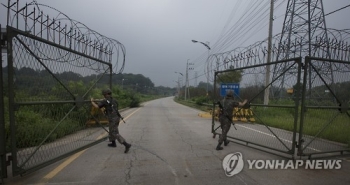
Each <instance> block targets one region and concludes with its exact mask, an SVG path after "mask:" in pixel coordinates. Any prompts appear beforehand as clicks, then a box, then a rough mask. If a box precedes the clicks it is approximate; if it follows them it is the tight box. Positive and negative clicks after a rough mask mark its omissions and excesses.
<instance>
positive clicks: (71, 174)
mask: <svg viewBox="0 0 350 185" xmlns="http://www.w3.org/2000/svg"><path fill="white" fill-rule="evenodd" d="M198 113H199V111H198V110H195V109H192V108H189V107H186V106H183V105H180V104H177V103H176V102H174V101H173V97H168V98H162V99H158V100H154V101H150V102H148V103H146V104H145V105H144V106H142V107H140V108H133V109H129V110H127V111H125V112H123V113H122V114H123V116H124V117H125V118H126V119H125V120H126V124H124V123H122V122H121V123H120V127H119V128H120V132H121V135H122V136H123V137H125V138H126V140H127V141H128V142H130V143H131V144H132V147H131V149H130V151H129V153H127V154H124V146H122V145H120V144H118V146H117V148H109V147H107V144H108V142H107V141H106V142H102V143H100V144H98V145H95V146H93V147H91V148H88V149H86V150H84V151H81V152H79V153H77V154H75V155H73V156H71V157H68V158H66V159H64V160H61V161H59V162H57V163H55V164H52V165H50V166H48V167H46V168H44V169H42V170H39V171H37V172H34V173H31V174H28V175H26V176H24V177H15V178H8V179H5V184H21V185H22V184H25V185H29V184H31V185H33V184H34V185H39V184H55V185H56V184H60V185H72V184H74V185H83V184H84V185H86V184H103V185H116V184H118V185H119V184H147V185H148V184H149V185H155V184H181V185H183V184H188V185H195V184H208V185H209V184H210V185H213V184H235V185H256V184H291V185H292V184H298V185H304V184H305V185H312V184H315V185H320V184H338V185H340V184H350V175H349V172H350V161H349V159H341V160H342V163H341V169H339V170H309V169H308V170H306V169H303V168H299V169H295V170H293V169H287V170H281V169H279V170H266V169H263V170H258V169H248V164H247V162H246V160H270V159H271V160H272V159H278V160H283V158H280V157H278V156H275V155H272V154H269V153H265V152H261V151H258V150H255V149H252V148H249V147H245V146H241V145H238V144H234V143H230V144H229V145H228V146H227V147H224V150H222V151H216V150H215V147H216V144H217V139H218V137H216V138H215V139H213V137H212V134H211V133H210V132H211V119H208V118H202V117H199V116H198ZM101 129H102V128H101ZM235 132H239V129H238V131H235ZM250 134H256V133H254V132H253V131H252V133H250ZM236 152H240V153H242V155H243V160H244V161H245V164H244V168H243V170H242V171H241V172H240V173H238V174H236V175H234V176H232V177H228V176H226V175H225V172H224V169H223V167H222V161H223V159H224V158H225V156H226V155H228V154H231V153H236Z"/></svg>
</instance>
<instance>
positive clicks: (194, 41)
mask: <svg viewBox="0 0 350 185" xmlns="http://www.w3.org/2000/svg"><path fill="white" fill-rule="evenodd" d="M192 42H193V43H201V44H202V45H203V46H205V47H206V48H207V49H208V58H209V51H210V47H209V45H208V44H206V43H204V42H200V41H197V40H192ZM208 43H209V42H208ZM208 85H209V71H207V96H208V95H209V90H208V89H209V87H208Z"/></svg>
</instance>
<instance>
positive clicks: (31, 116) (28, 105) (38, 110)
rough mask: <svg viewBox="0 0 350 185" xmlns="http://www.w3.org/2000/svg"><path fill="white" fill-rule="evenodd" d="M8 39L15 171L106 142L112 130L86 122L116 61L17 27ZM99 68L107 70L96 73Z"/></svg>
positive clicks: (11, 145)
mask: <svg viewBox="0 0 350 185" xmlns="http://www.w3.org/2000/svg"><path fill="white" fill-rule="evenodd" d="M7 39H8V52H9V53H8V64H7V65H8V67H7V78H8V91H7V92H8V94H7V95H8V118H9V125H8V127H9V130H10V132H9V134H8V135H7V138H6V146H7V147H9V149H10V151H11V155H10V159H11V161H12V171H13V175H18V174H23V173H26V172H30V171H33V170H36V169H39V168H41V167H43V166H46V165H48V164H51V163H53V162H55V161H57V160H60V159H62V158H64V157H66V156H68V155H71V154H72V153H75V152H77V151H80V150H82V149H84V148H87V147H89V146H91V145H93V144H96V143H98V142H101V141H103V140H104V139H105V138H106V132H105V131H103V130H102V129H98V128H91V127H88V126H87V125H86V121H87V120H89V119H90V118H91V114H90V110H91V103H90V97H91V96H92V95H93V94H95V96H96V94H97V93H98V94H99V92H95V93H94V90H95V87H96V85H99V86H101V87H102V86H103V85H102V84H97V82H99V81H101V79H103V78H104V77H106V76H107V79H108V80H107V83H106V84H104V85H105V86H106V87H111V77H112V65H111V64H110V63H106V62H104V61H102V60H98V59H96V58H93V57H91V56H89V55H87V54H84V53H81V52H78V51H77V50H76V49H75V50H73V49H71V48H67V47H64V46H62V45H58V44H56V43H53V42H51V41H48V40H45V39H42V38H41V37H36V36H35V35H31V34H28V33H26V32H24V31H21V30H17V29H15V28H12V27H7ZM73 43H74V42H73ZM81 47H83V45H82V46H81ZM98 68H102V69H103V71H104V73H102V74H99V76H97V75H92V76H91V74H96V73H95V71H94V69H98ZM89 75H90V77H91V79H90V80H86V79H87V76H89ZM5 76H6V75H5ZM84 77H85V78H84ZM5 104H6V103H5Z"/></svg>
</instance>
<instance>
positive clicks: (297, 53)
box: [206, 29, 350, 81]
mask: <svg viewBox="0 0 350 185" xmlns="http://www.w3.org/2000/svg"><path fill="white" fill-rule="evenodd" d="M327 33H328V39H326V38H324V37H316V38H315V40H312V41H311V43H310V44H311V46H312V53H311V57H317V58H326V59H329V60H340V61H347V62H350V29H344V30H336V29H327ZM280 37H281V34H276V35H275V36H273V38H272V44H271V60H272V61H270V62H273V61H278V60H281V58H283V59H289V58H297V57H305V56H310V55H309V41H308V40H307V39H305V38H302V37H300V38H294V40H293V41H290V45H288V43H287V41H282V42H279V41H280ZM267 52H268V40H267V39H265V40H263V41H259V42H256V43H254V44H252V45H250V46H247V47H239V48H235V49H234V50H230V51H226V52H223V53H215V54H212V55H210V56H209V57H208V58H207V62H206V65H207V71H209V72H206V73H207V77H208V78H209V79H210V81H213V79H214V76H213V75H214V74H213V73H211V72H213V71H223V70H228V69H238V68H243V67H249V66H253V65H260V64H264V63H266V62H267ZM281 56H282V57H281ZM332 67H333V71H340V70H348V71H349V70H350V69H344V66H343V65H342V66H341V67H340V66H339V65H338V64H332ZM254 69H255V70H258V71H250V73H260V72H262V71H261V70H262V68H252V69H250V70H254ZM282 69H283V67H281V66H279V67H277V68H276V67H275V69H274V70H275V71H274V73H279V72H280V71H281V70H282ZM210 71H211V72H210Z"/></svg>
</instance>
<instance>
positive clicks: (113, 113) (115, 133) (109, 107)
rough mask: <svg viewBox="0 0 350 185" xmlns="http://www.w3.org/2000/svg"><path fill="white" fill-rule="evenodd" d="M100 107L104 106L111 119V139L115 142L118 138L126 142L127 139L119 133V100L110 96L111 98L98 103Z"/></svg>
mask: <svg viewBox="0 0 350 185" xmlns="http://www.w3.org/2000/svg"><path fill="white" fill-rule="evenodd" d="M98 107H99V108H102V107H104V108H105V113H106V115H107V117H108V121H109V141H111V142H113V141H115V140H118V142H119V143H120V144H123V143H124V142H125V139H124V138H123V137H122V136H121V135H120V134H119V130H118V126H119V122H120V117H119V116H118V114H117V110H118V102H117V101H116V100H115V99H113V98H112V97H110V98H109V99H104V100H102V101H101V102H100V103H99V104H98Z"/></svg>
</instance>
